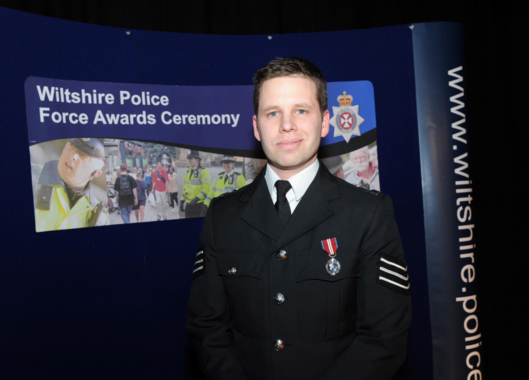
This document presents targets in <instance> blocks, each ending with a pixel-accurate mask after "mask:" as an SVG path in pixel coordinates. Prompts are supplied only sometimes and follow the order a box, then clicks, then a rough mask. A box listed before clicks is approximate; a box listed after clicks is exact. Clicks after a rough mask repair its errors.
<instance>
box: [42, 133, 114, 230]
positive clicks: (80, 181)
mask: <svg viewBox="0 0 529 380" xmlns="http://www.w3.org/2000/svg"><path fill="white" fill-rule="evenodd" d="M104 152H105V150H104V144H103V142H102V141H101V140H100V139H97V138H72V139H68V142H67V143H66V145H65V146H64V149H63V150H62V153H61V156H60V157H59V160H55V161H48V162H46V163H45V164H44V166H43V167H42V171H41V173H40V176H39V180H38V186H37V200H36V208H35V224H36V230H37V232H41V231H53V230H64V229H69V228H82V227H91V226H97V225H105V224H109V218H108V211H107V210H106V208H105V207H104V206H103V203H102V202H100V201H98V200H97V199H96V198H95V196H94V194H93V189H92V180H93V179H94V178H97V177H99V176H100V175H101V174H102V173H103V172H102V169H103V166H104V165H105V153H104Z"/></svg>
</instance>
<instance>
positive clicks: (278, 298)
mask: <svg viewBox="0 0 529 380" xmlns="http://www.w3.org/2000/svg"><path fill="white" fill-rule="evenodd" d="M274 302H275V303H276V304H278V305H281V304H282V303H283V302H285V296H284V295H283V294H282V293H277V294H276V295H275V296H274Z"/></svg>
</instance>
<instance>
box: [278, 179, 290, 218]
mask: <svg viewBox="0 0 529 380" xmlns="http://www.w3.org/2000/svg"><path fill="white" fill-rule="evenodd" d="M291 188H292V185H291V184H290V182H288V181H276V189H277V201H276V210H277V213H278V214H279V219H281V223H283V226H284V225H285V224H287V221H288V219H289V218H290V215H292V213H291V212H290V205H289V204H288V200H287V193H288V191H289V190H290V189H291Z"/></svg>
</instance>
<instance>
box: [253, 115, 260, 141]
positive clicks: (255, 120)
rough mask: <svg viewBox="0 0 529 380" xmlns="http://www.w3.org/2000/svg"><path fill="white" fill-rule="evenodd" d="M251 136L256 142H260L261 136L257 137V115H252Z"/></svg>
mask: <svg viewBox="0 0 529 380" xmlns="http://www.w3.org/2000/svg"><path fill="white" fill-rule="evenodd" d="M253 135H254V137H255V138H256V140H257V141H261V135H259V126H258V125H257V115H253Z"/></svg>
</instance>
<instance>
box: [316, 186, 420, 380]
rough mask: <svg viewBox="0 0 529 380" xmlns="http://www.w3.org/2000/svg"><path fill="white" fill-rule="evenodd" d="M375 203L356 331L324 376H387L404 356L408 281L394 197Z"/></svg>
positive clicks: (371, 379) (355, 379)
mask: <svg viewBox="0 0 529 380" xmlns="http://www.w3.org/2000/svg"><path fill="white" fill-rule="evenodd" d="M378 196H381V197H384V198H383V199H382V200H381V202H380V204H379V205H378V206H377V209H376V210H375V212H374V214H373V218H372V220H371V224H370V227H369V229H368V232H367V234H366V235H365V236H364V238H363V241H362V245H361V255H362V274H361V277H360V280H359V286H358V295H357V308H358V317H357V329H356V337H355V338H354V339H353V341H352V343H351V344H350V345H349V347H348V348H347V349H345V350H344V352H343V353H342V354H341V355H340V356H338V358H337V359H336V360H335V361H334V363H333V364H332V365H331V366H330V367H329V370H328V372H327V373H326V374H325V376H323V379H324V380H338V379H340V380H342V379H351V380H389V379H391V378H392V377H393V375H394V374H395V372H396V371H397V370H398V369H399V367H400V366H401V365H402V363H403V361H404V358H405V357H406V346H407V335H408V328H409V325H410V322H411V302H410V296H409V282H408V277H409V276H408V275H407V267H406V263H405V260H404V253H403V250H402V245H401V241H400V236H399V232H398V229H397V225H396V223H395V220H394V217H393V206H392V203H391V199H390V198H389V197H387V196H383V195H381V194H380V195H378Z"/></svg>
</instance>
